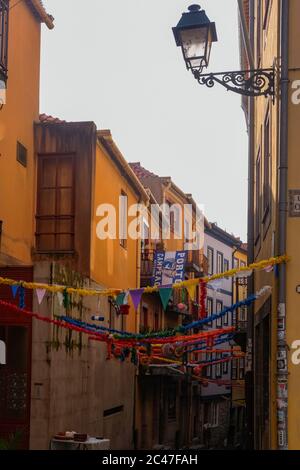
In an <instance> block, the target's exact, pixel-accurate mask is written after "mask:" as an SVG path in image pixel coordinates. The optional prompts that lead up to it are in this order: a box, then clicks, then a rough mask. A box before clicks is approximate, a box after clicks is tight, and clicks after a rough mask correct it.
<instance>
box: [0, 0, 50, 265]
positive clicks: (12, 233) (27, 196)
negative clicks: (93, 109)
mask: <svg viewBox="0 0 300 470" xmlns="http://www.w3.org/2000/svg"><path fill="white" fill-rule="evenodd" d="M40 30H41V26H40V23H39V22H38V20H37V19H36V18H35V17H34V15H33V14H32V12H31V11H30V10H29V8H28V6H27V5H26V3H25V2H21V3H19V4H18V5H17V6H16V7H15V8H13V9H12V10H11V11H10V19H9V40H8V82H7V97H6V101H7V104H6V105H5V106H4V107H3V109H2V111H0V174H1V184H0V220H2V221H3V233H2V246H1V253H2V256H1V257H0V263H3V264H15V263H22V264H29V263H30V261H31V246H32V239H33V230H34V217H33V214H34V177H35V164H34V149H33V122H34V121H35V120H37V119H38V113H39V69H40ZM17 141H19V142H21V143H22V144H23V145H24V146H25V147H26V148H27V151H28V157H27V158H28V161H27V167H26V168H25V167H24V166H22V165H21V164H20V163H19V162H17V160H16V147H17Z"/></svg>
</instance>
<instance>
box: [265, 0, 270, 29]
mask: <svg viewBox="0 0 300 470" xmlns="http://www.w3.org/2000/svg"><path fill="white" fill-rule="evenodd" d="M271 4H272V0H264V24H263V27H264V29H267V24H268V19H269V13H270V10H271V8H270V7H271Z"/></svg>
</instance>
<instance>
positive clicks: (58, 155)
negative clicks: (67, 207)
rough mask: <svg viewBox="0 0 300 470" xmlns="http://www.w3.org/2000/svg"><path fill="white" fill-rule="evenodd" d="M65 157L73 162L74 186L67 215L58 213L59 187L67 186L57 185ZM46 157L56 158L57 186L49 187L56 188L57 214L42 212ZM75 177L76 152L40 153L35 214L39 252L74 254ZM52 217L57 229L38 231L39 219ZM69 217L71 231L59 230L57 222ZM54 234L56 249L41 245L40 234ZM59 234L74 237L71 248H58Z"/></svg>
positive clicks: (36, 242)
mask: <svg viewBox="0 0 300 470" xmlns="http://www.w3.org/2000/svg"><path fill="white" fill-rule="evenodd" d="M63 158H70V159H71V162H72V186H70V188H71V190H72V197H71V205H72V213H70V214H65V215H62V214H60V215H57V213H56V212H57V198H58V196H57V192H58V189H62V188H66V187H64V186H57V169H58V167H59V161H60V160H62V159H63ZM46 159H49V160H51V159H52V160H54V159H55V160H56V169H55V171H56V176H55V178H56V183H55V186H54V187H50V188H49V189H53V190H55V214H45V215H42V214H41V213H40V211H41V206H40V204H41V197H40V194H41V191H42V189H45V188H42V187H41V185H42V173H41V172H42V170H43V167H42V161H43V160H46ZM75 178H76V154H74V153H55V154H49V153H43V154H39V155H38V162H37V199H36V215H35V221H36V231H35V245H36V251H37V253H71V254H73V253H74V252H75V215H76V208H75V201H76V184H75ZM51 218H52V219H53V220H54V228H55V231H54V232H49V233H48V232H40V231H38V221H39V220H42V219H44V220H51ZM67 219H70V220H71V227H72V230H71V231H70V232H57V222H59V221H61V220H67ZM47 234H48V235H52V236H54V245H55V247H54V249H50V248H42V247H39V241H38V240H39V237H40V236H43V235H44V236H45V235H47ZM59 235H69V236H70V238H71V239H72V243H71V244H70V247H69V248H64V249H60V248H58V245H57V242H56V240H57V237H58V236H59Z"/></svg>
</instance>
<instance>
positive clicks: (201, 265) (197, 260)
mask: <svg viewBox="0 0 300 470" xmlns="http://www.w3.org/2000/svg"><path fill="white" fill-rule="evenodd" d="M186 272H188V273H194V274H195V275H196V277H202V276H205V275H207V272H208V260H207V258H206V256H204V255H203V254H202V253H201V252H200V251H198V250H191V251H188V256H187V263H186Z"/></svg>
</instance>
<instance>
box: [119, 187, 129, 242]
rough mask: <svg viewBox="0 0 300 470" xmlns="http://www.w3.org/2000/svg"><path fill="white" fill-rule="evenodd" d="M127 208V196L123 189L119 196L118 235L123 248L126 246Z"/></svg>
mask: <svg viewBox="0 0 300 470" xmlns="http://www.w3.org/2000/svg"><path fill="white" fill-rule="evenodd" d="M127 208H128V197H127V194H126V193H125V191H123V190H122V191H121V196H120V216H119V217H120V228H119V237H120V245H121V246H122V247H123V248H125V249H126V248H127Z"/></svg>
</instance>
